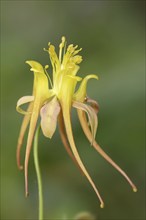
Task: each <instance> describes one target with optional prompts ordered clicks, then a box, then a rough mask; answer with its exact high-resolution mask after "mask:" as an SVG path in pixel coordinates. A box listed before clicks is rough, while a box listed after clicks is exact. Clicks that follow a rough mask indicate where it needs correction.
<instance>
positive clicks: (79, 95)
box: [73, 74, 98, 102]
mask: <svg viewBox="0 0 146 220" xmlns="http://www.w3.org/2000/svg"><path fill="white" fill-rule="evenodd" d="M92 78H94V79H98V76H96V75H93V74H92V75H88V76H86V77H85V78H84V79H83V80H82V82H81V85H80V87H79V89H78V90H77V92H76V93H75V94H74V97H73V98H74V100H76V101H80V102H83V101H84V99H85V97H86V87H87V82H88V80H89V79H92Z"/></svg>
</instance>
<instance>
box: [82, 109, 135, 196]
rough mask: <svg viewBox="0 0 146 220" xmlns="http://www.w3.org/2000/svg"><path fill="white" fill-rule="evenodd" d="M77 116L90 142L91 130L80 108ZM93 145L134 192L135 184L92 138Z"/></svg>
mask: <svg viewBox="0 0 146 220" xmlns="http://www.w3.org/2000/svg"><path fill="white" fill-rule="evenodd" d="M78 116H79V120H80V123H81V126H82V129H83V131H84V133H85V135H86V137H87V138H88V140H89V141H90V142H91V141H92V134H91V131H90V129H89V127H88V122H87V120H86V115H85V113H84V112H83V111H82V110H78ZM93 147H94V148H95V150H96V151H98V153H99V154H100V155H101V156H102V157H103V158H104V159H105V160H106V161H108V162H109V163H110V164H111V165H112V166H113V167H114V168H115V169H116V170H117V171H118V172H119V173H121V175H122V176H123V177H124V178H125V179H126V180H127V181H128V183H129V184H130V185H131V187H132V189H133V191H134V192H136V191H137V189H136V186H135V185H134V183H133V182H132V181H131V179H130V178H129V177H128V176H127V174H126V173H125V172H124V171H123V170H122V169H121V168H120V167H119V166H118V165H117V164H116V163H115V162H114V161H113V160H112V159H111V158H110V157H109V156H108V155H107V154H106V153H105V152H104V151H103V150H102V148H101V147H100V146H99V145H98V144H97V142H96V141H95V140H94V141H93Z"/></svg>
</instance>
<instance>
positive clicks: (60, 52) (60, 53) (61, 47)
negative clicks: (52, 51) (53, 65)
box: [59, 36, 65, 63]
mask: <svg viewBox="0 0 146 220" xmlns="http://www.w3.org/2000/svg"><path fill="white" fill-rule="evenodd" d="M64 45H65V37H64V36H63V37H62V42H61V43H60V45H59V48H60V50H59V61H60V63H61V58H62V49H63V48H64Z"/></svg>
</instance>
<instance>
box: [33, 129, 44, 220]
mask: <svg viewBox="0 0 146 220" xmlns="http://www.w3.org/2000/svg"><path fill="white" fill-rule="evenodd" d="M39 131H40V126H38V128H37V130H36V133H35V137H34V151H33V156H34V165H35V170H36V175H37V182H38V196H39V220H43V192H42V179H41V173H40V167H39V159H38V136H39Z"/></svg>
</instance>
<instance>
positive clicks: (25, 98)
mask: <svg viewBox="0 0 146 220" xmlns="http://www.w3.org/2000/svg"><path fill="white" fill-rule="evenodd" d="M33 101H34V96H23V97H22V98H20V99H19V100H18V102H17V106H16V110H17V111H18V112H19V113H21V114H24V115H26V114H30V113H32V112H30V111H28V110H27V111H24V110H23V109H21V108H20V106H21V105H24V104H26V103H28V102H33Z"/></svg>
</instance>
